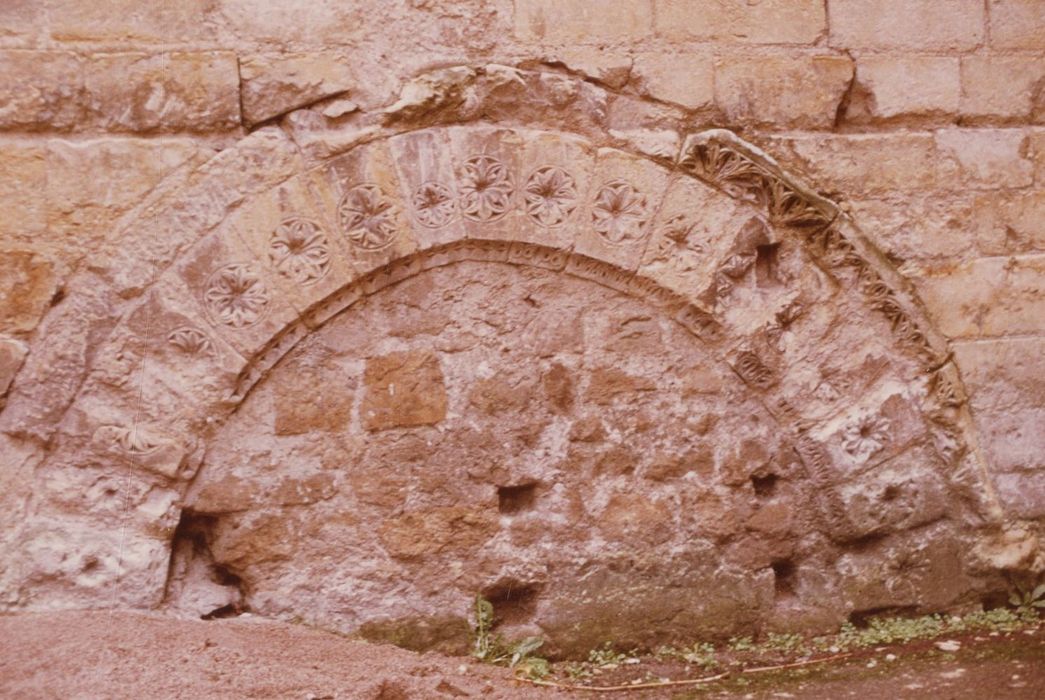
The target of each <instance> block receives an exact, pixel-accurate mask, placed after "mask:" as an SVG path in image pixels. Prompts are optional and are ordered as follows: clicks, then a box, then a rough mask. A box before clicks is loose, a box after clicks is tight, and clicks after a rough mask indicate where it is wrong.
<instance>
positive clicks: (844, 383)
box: [54, 76, 996, 541]
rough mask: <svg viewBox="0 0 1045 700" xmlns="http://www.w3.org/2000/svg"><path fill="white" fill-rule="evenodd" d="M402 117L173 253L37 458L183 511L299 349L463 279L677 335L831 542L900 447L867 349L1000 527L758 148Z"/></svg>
mask: <svg viewBox="0 0 1045 700" xmlns="http://www.w3.org/2000/svg"><path fill="white" fill-rule="evenodd" d="M473 77H474V76H473ZM589 87H590V86H587V87H583V88H578V90H581V89H588V88H589ZM438 107H439V105H438V104H437V105H436V108H437V109H436V110H435V111H436V113H439V110H438ZM407 108H409V109H407ZM415 108H416V106H409V105H407V107H404V109H405V110H406V111H409V110H411V109H415ZM396 114H397V115H398V116H396V117H395V119H392V118H391V117H389V120H391V121H396V120H398V119H400V118H401V117H402V115H403V114H405V112H403V111H400V112H399V113H396ZM433 120H434V121H438V119H434V118H433ZM429 121H432V120H429ZM418 122H419V123H420V126H421V127H422V128H413V129H408V128H397V129H394V130H388V131H386V132H384V133H378V135H379V136H380V138H376V137H375V138H371V139H369V140H363V139H361V141H364V142H361V143H358V144H357V145H354V146H352V147H350V148H347V149H344V150H342V151H341V152H338V153H336V154H334V155H326V154H323V155H320V156H318V157H314V158H313V162H312V163H311V164H310V165H309V166H308V167H303V168H300V169H298V171H297V172H296V173H295V174H293V176H292V177H290V178H289V179H286V180H284V181H283V182H280V183H279V184H276V185H275V186H273V187H270V188H268V189H266V190H264V191H261V192H258V193H256V194H255V195H253V196H252V197H250V198H248V199H246V200H245V201H244V202H242V203H241V204H240V205H239V207H238V208H237V209H236V210H235V211H234V212H233V213H232V214H231V215H229V216H227V217H226V218H224V220H222V221H220V223H218V224H217V225H216V226H215V227H214V228H213V230H211V231H210V233H208V234H207V235H205V236H203V237H202V238H201V239H199V240H197V241H196V242H195V243H194V244H193V245H192V246H191V247H189V248H188V249H187V250H186V251H185V252H183V253H182V254H181V255H179V256H178V257H177V259H175V260H174V261H173V262H172V264H171V265H170V266H169V267H168V268H167V269H166V271H165V272H163V273H162V274H161V275H160V276H159V277H158V278H157V279H156V280H155V282H153V283H152V284H151V285H149V286H148V288H147V289H146V290H145V291H144V293H143V294H141V297H140V300H139V301H137V302H135V303H134V306H133V308H131V309H130V310H129V311H127V313H126V314H125V315H124V316H123V318H122V320H121V321H120V323H119V324H118V326H117V328H116V329H115V331H114V332H113V333H112V335H111V336H110V341H108V343H107V344H106V345H103V346H102V347H101V348H100V349H99V350H98V352H97V353H96V356H97V357H98V358H101V360H100V361H99V365H98V366H97V367H96V368H95V369H94V370H92V372H91V373H90V374H89V375H88V378H87V381H86V382H84V383H83V385H82V387H81V389H80V390H79V393H78V394H77V396H76V398H75V400H74V401H73V404H72V407H71V408H70V410H69V411H67V413H66V417H65V419H64V420H63V422H62V426H61V433H62V436H63V439H62V449H61V450H59V452H58V453H57V454H56V456H55V457H54V460H57V461H58V462H60V463H61V462H63V461H64V463H77V462H81V463H82V462H85V461H90V460H92V459H112V458H114V457H116V458H119V459H122V460H124V461H125V462H126V463H127V464H129V465H133V466H135V467H139V468H140V469H141V470H142V471H143V472H144V473H148V474H152V475H156V476H158V477H161V478H163V479H168V480H169V482H168V487H169V488H171V489H174V490H175V491H179V492H180V491H181V490H182V489H183V488H184V483H185V480H187V479H190V478H191V477H192V474H193V473H194V470H195V467H196V466H198V464H199V459H200V450H199V448H200V446H201V445H204V444H205V442H206V439H207V437H208V436H209V435H211V434H212V433H213V429H214V427H215V425H216V424H218V423H220V422H221V421H223V420H224V418H225V417H227V416H228V415H229V413H231V412H232V411H234V410H235V408H236V406H237V405H238V404H239V402H241V401H242V400H243V399H244V397H245V396H246V395H247V393H248V392H249V391H250V389H251V387H252V386H254V385H255V384H256V383H257V382H258V381H259V380H260V379H261V378H262V377H264V376H265V374H266V373H267V372H268V371H269V370H270V369H271V368H272V367H273V366H274V365H275V364H276V363H278V362H279V360H280V358H282V357H283V356H284V355H285V354H286V353H287V352H288V351H289V350H290V349H291V348H293V347H294V346H295V345H296V344H297V343H298V342H299V341H300V340H301V339H302V338H304V337H305V336H307V335H308V334H309V333H311V332H313V331H314V330H315V329H317V328H319V327H320V326H322V325H323V324H324V323H326V322H327V321H328V320H329V319H331V318H332V317H333V316H335V315H336V314H338V313H341V312H343V311H345V310H346V309H349V308H350V307H351V306H352V305H353V304H354V303H356V302H358V301H359V300H361V299H363V298H365V297H366V296H368V295H371V294H373V293H375V292H377V291H379V290H381V289H384V288H387V287H389V286H390V285H394V284H395V283H396V282H399V281H401V280H403V279H406V278H407V277H410V276H413V275H416V274H419V273H421V272H423V271H424V270H426V269H430V268H433V267H438V266H441V265H447V264H452V263H455V262H457V261H462V260H480V261H488V262H491V263H498V264H515V265H531V266H537V267H542V268H546V269H550V270H556V271H560V272H562V273H564V274H571V275H576V276H578V277H582V278H585V279H588V280H592V281H594V282H597V283H599V284H601V285H604V286H606V287H608V288H611V289H613V290H616V291H618V292H621V293H625V294H629V295H632V296H636V297H640V298H642V299H644V300H646V302H647V303H649V304H650V305H651V306H654V307H656V308H658V309H660V310H661V312H662V313H665V314H668V315H670V316H671V317H673V318H674V319H675V320H676V321H677V322H678V323H680V324H681V325H683V326H684V327H685V328H687V329H688V330H689V331H690V332H691V333H692V334H693V335H694V337H695V339H696V342H702V343H705V344H707V346H708V347H709V349H710V350H711V351H712V353H713V354H714V355H715V356H717V357H718V358H720V360H721V361H722V362H725V363H727V364H728V365H729V366H730V367H731V368H732V369H733V371H735V372H736V374H737V375H738V376H739V377H740V378H741V379H742V380H743V381H744V382H745V383H746V384H747V385H748V387H749V388H750V390H751V391H752V392H754V393H755V394H756V395H758V396H759V397H760V399H761V400H762V402H763V403H764V405H765V406H766V407H767V409H768V410H769V412H770V413H771V414H772V415H773V416H774V417H775V418H776V419H777V421H778V422H779V424H780V426H781V429H782V430H786V431H788V433H789V434H790V435H791V436H792V438H793V442H794V444H795V446H796V451H797V453H798V455H799V456H800V458H801V460H802V462H803V463H804V464H805V465H806V469H807V472H808V474H809V478H810V479H812V480H813V481H814V483H815V484H816V485H817V486H818V487H819V488H818V490H819V493H820V494H821V499H822V502H821V504H820V505H821V511H822V513H823V516H824V523H823V529H824V531H825V533H827V534H828V535H829V536H830V537H832V538H834V539H838V540H841V541H844V540H850V539H856V538H858V537H861V536H863V535H866V534H868V533H867V529H866V528H865V527H862V526H861V525H860V524H859V523H857V522H856V521H855V520H854V518H853V517H852V516H851V514H850V513H849V512H848V508H847V505H846V501H845V498H844V495H843V494H842V493H841V491H840V490H839V484H840V483H843V482H844V481H845V480H847V479H849V478H852V477H854V476H856V475H859V474H861V473H863V471H866V469H867V465H868V464H869V463H870V461H871V457H872V456H873V455H874V454H876V453H878V452H880V451H882V450H885V449H886V448H887V447H888V445H889V444H890V441H891V440H894V439H893V438H892V437H890V435H891V433H892V432H896V428H897V421H895V420H893V419H890V418H889V416H887V415H885V413H886V412H887V411H886V409H885V408H883V405H884V404H882V405H878V404H876V403H875V401H878V400H879V399H877V398H875V397H874V396H871V397H869V396H867V395H865V393H866V392H865V390H866V388H867V385H866V384H861V381H862V380H861V376H862V374H865V373H866V371H865V368H864V367H860V366H853V364H852V363H854V362H859V361H862V350H861V347H862V346H861V344H862V343H868V344H871V345H873V346H874V348H875V349H876V352H877V354H878V355H880V356H881V357H884V358H885V360H883V362H884V364H882V365H881V367H878V366H876V367H877V369H875V370H874V372H876V373H877V374H875V375H874V376H888V377H890V378H892V379H893V380H895V381H894V382H893V383H894V385H895V386H897V387H901V389H898V392H899V393H898V394H896V395H897V396H900V398H898V399H896V400H895V401H894V402H893V403H896V402H897V401H899V402H901V403H903V404H904V406H910V407H911V409H910V411H909V413H910V415H917V416H919V417H920V418H918V420H919V421H923V422H924V430H923V431H922V432H919V433H917V436H916V437H913V438H911V437H905V438H904V439H907V440H915V441H922V442H926V443H931V450H932V451H933V454H934V455H935V456H934V457H933V460H935V462H934V463H935V465H936V466H934V467H933V468H934V469H937V470H939V471H940V472H941V473H942V475H943V478H945V479H946V480H948V481H949V482H950V483H951V484H952V486H953V487H954V488H955V489H956V492H957V493H959V494H960V495H963V496H968V497H969V499H970V500H973V501H977V499H980V500H979V501H978V502H977V503H976V505H977V509H978V511H979V512H980V513H981V514H982V515H985V516H988V517H994V516H995V515H996V506H995V505H994V503H993V502H992V500H991V495H990V489H989V486H988V485H987V481H986V479H985V478H984V472H983V465H982V464H981V461H980V458H979V456H978V454H977V451H976V449H975V443H974V439H973V437H972V433H971V429H970V427H969V426H970V424H969V417H968V414H967V409H966V407H965V399H964V395H963V393H962V389H961V385H960V381H959V380H958V376H957V373H956V371H955V369H954V368H953V366H952V365H951V364H950V363H949V358H948V354H947V348H946V345H945V344H944V343H943V341H942V340H941V339H940V338H939V337H938V336H937V335H936V334H935V333H934V332H933V331H932V329H931V328H930V326H929V324H928V322H927V320H926V317H925V315H924V314H923V313H922V312H921V310H920V307H919V305H918V303H917V300H916V299H915V298H914V296H913V294H912V293H911V291H910V288H909V285H907V283H906V282H905V281H904V280H903V279H902V277H900V276H899V275H898V274H897V273H896V272H895V270H893V269H892V267H891V266H890V265H889V264H888V262H887V261H886V260H885V259H884V257H883V256H882V255H881V254H880V253H879V252H878V251H876V250H875V249H874V248H873V246H871V245H870V244H869V243H868V242H867V241H866V240H865V239H864V238H863V236H861V235H860V234H859V232H858V231H857V229H856V227H855V226H854V224H853V223H852V222H851V221H850V220H849V219H848V218H847V217H846V216H845V215H844V214H842V213H841V212H840V210H839V208H838V207H837V206H836V205H835V204H833V203H832V202H830V201H828V200H825V199H824V198H822V197H820V196H818V195H817V194H815V193H814V192H813V191H811V190H810V189H809V188H807V187H806V186H804V185H802V184H801V183H800V182H799V181H798V180H796V179H795V178H794V177H792V176H790V175H788V174H787V173H785V172H784V171H783V170H782V169H781V168H779V167H778V166H777V164H776V163H775V162H774V161H773V160H772V159H771V158H770V157H768V156H767V155H765V154H764V153H762V152H761V151H759V150H758V149H757V148H755V147H753V146H751V145H750V144H747V143H745V142H743V141H742V140H740V139H739V138H738V137H736V136H735V135H734V134H732V133H731V132H728V131H723V130H712V131H706V132H702V133H697V134H692V135H689V136H687V137H686V138H685V139H682V140H681V144H680V147H679V148H678V149H677V151H676V152H675V153H674V155H669V154H668V151H667V150H666V149H665V148H664V147H663V143H662V142H659V141H658V143H657V146H656V148H652V149H641V148H636V149H630V150H629V149H627V144H625V143H621V142H620V140H619V139H616V140H615V139H611V138H609V137H607V138H606V139H604V140H603V141H602V142H600V140H598V139H596V138H592V137H591V134H590V133H589V134H587V135H586V136H581V135H578V134H575V133H568V132H565V131H561V130H551V129H532V128H524V127H511V126H496V125H489V124H473V125H468V124H463V125H462V124H449V125H440V124H432V125H427V126H426V125H425V124H424V122H425V119H419V120H418ZM581 126H583V125H581ZM585 129H587V131H589V132H590V128H588V127H585ZM582 130H583V129H582ZM605 143H612V144H613V146H607V145H605ZM878 328H882V329H887V332H888V333H889V334H891V338H890V337H885V334H884V333H878V331H877V329H878ZM850 331H851V335H849V336H847V335H845V333H850ZM128 348H130V350H128ZM127 352H130V353H131V354H132V355H133V356H134V357H135V358H136V359H137V360H138V362H137V364H136V365H135V368H134V372H135V376H134V381H129V382H123V383H122V384H121V383H120V382H114V381H112V380H111V378H108V377H107V376H105V373H104V372H103V369H104V367H103V365H104V358H105V357H106V356H107V355H108V354H112V353H127ZM850 355H851V357H850ZM865 364H866V363H865ZM890 373H891V374H890ZM879 398H880V397H879ZM882 400H883V401H884V399H882ZM890 405H892V404H890ZM888 410H901V412H902V410H907V409H894V408H890V409H888ZM905 415H906V414H905ZM905 434H906V433H905ZM896 440H899V438H896ZM982 499H986V500H982Z"/></svg>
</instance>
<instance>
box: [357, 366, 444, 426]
mask: <svg viewBox="0 0 1045 700" xmlns="http://www.w3.org/2000/svg"><path fill="white" fill-rule="evenodd" d="M363 381H364V384H365V385H366V393H365V395H364V396H363V403H362V405H361V406H360V408H359V411H360V415H361V417H362V421H363V425H364V426H365V427H366V429H367V430H387V429H389V428H398V427H411V426H417V425H434V424H437V423H439V422H440V421H442V420H443V418H445V417H446V388H445V386H444V384H443V371H442V369H441V368H440V366H439V358H438V357H436V356H435V355H432V354H430V353H424V352H416V351H415V352H398V353H392V354H390V355H385V356H382V357H374V358H371V359H369V360H368V361H367V365H366V373H365V374H364V378H363Z"/></svg>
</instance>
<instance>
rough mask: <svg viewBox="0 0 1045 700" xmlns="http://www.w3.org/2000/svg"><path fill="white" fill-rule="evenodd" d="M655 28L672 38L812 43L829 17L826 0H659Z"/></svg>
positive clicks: (824, 26)
mask: <svg viewBox="0 0 1045 700" xmlns="http://www.w3.org/2000/svg"><path fill="white" fill-rule="evenodd" d="M656 27H657V32H658V33H659V34H660V35H661V36H664V37H667V38H668V39H669V40H672V41H685V40H687V39H700V40H704V41H707V40H714V41H721V42H732V41H739V42H751V43H758V44H812V43H814V42H815V41H816V40H817V39H819V38H820V36H821V35H822V34H823V33H824V32H825V31H826V30H827V17H826V12H825V7H824V1H823V0H763V1H762V2H755V3H751V2H748V3H738V2H731V1H730V0H657V21H656Z"/></svg>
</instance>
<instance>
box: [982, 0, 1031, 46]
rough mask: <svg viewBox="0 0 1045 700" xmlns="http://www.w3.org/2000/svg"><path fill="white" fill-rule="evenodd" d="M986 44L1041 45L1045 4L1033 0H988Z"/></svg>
mask: <svg viewBox="0 0 1045 700" xmlns="http://www.w3.org/2000/svg"><path fill="white" fill-rule="evenodd" d="M987 11H988V13H989V15H990V23H991V26H990V44H991V46H993V47H996V48H999V49H1042V48H1045V7H1042V5H1041V3H1040V2H1036V0H990V2H989V3H988V4H987Z"/></svg>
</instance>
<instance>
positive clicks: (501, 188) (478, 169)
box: [458, 155, 515, 222]
mask: <svg viewBox="0 0 1045 700" xmlns="http://www.w3.org/2000/svg"><path fill="white" fill-rule="evenodd" d="M458 187H459V189H460V195H461V197H460V201H461V214H462V215H463V216H464V217H465V218H467V219H471V220H472V221H479V222H488V221H495V220H497V219H500V218H501V217H502V216H504V215H505V214H506V213H507V212H508V209H509V208H510V207H511V203H512V195H513V194H514V191H515V185H514V183H513V182H512V176H511V173H509V172H508V168H507V166H505V164H504V163H502V162H501V161H499V160H497V159H496V158H494V157H493V156H488V155H481V156H473V157H471V158H469V159H468V160H466V161H465V163H464V168H463V171H462V173H461V177H460V183H459V185H458Z"/></svg>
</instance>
